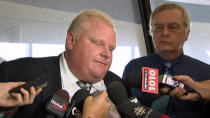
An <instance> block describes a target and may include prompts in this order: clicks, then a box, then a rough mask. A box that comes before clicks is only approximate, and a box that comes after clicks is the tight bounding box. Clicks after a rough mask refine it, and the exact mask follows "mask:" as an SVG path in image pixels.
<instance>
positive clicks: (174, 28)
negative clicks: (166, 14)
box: [152, 23, 183, 32]
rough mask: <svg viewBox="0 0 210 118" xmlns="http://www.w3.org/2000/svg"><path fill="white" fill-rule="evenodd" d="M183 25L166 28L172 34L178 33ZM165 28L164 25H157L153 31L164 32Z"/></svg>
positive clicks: (172, 25) (173, 24)
mask: <svg viewBox="0 0 210 118" xmlns="http://www.w3.org/2000/svg"><path fill="white" fill-rule="evenodd" d="M182 26H183V25H181V24H178V23H171V24H168V25H167V26H166V27H167V29H168V31H170V32H176V31H178V30H179V29H180V28H181V27H182ZM164 28H165V25H164V24H155V25H153V26H152V30H153V31H155V32H162V31H163V30H164Z"/></svg>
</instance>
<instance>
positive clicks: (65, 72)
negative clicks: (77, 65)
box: [60, 53, 106, 92]
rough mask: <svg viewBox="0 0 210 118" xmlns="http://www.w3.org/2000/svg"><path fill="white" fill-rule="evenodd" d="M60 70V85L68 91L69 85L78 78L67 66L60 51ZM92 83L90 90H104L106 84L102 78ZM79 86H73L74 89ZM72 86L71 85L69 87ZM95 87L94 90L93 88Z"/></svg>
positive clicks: (74, 83) (73, 83)
mask: <svg viewBox="0 0 210 118" xmlns="http://www.w3.org/2000/svg"><path fill="white" fill-rule="evenodd" d="M60 68H61V69H60V70H61V79H62V87H63V88H64V89H68V92H69V91H70V87H69V86H71V85H74V86H75V85H76V86H77V84H76V82H77V81H79V79H78V78H76V77H75V76H74V75H73V74H72V72H71V70H70V69H69V68H68V65H67V62H66V59H65V57H64V53H62V55H61V57H60ZM92 85H93V90H92V89H91V92H94V91H95V90H99V91H101V90H106V86H105V83H104V80H103V79H102V80H101V81H99V82H97V83H94V84H92ZM78 87H79V86H77V87H75V88H76V89H80V88H78ZM71 88H72V87H71ZM94 89H95V90H94Z"/></svg>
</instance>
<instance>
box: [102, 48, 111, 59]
mask: <svg viewBox="0 0 210 118" xmlns="http://www.w3.org/2000/svg"><path fill="white" fill-rule="evenodd" d="M111 56H112V51H111V50H110V49H109V47H104V48H103V49H102V52H101V57H103V58H104V59H108V58H110V57H111Z"/></svg>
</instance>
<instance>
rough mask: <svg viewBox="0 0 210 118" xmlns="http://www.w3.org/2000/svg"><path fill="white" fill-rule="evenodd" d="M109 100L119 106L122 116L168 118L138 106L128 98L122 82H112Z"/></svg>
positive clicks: (109, 87) (108, 89) (131, 117)
mask: <svg viewBox="0 0 210 118" xmlns="http://www.w3.org/2000/svg"><path fill="white" fill-rule="evenodd" d="M107 92H108V95H109V98H110V99H111V100H112V101H113V102H114V103H115V104H116V105H117V108H118V111H119V112H120V113H121V115H122V116H126V117H129V118H167V117H168V116H166V115H163V114H161V113H159V112H157V111H154V110H153V109H151V108H149V107H146V106H143V105H141V104H136V103H133V102H132V101H131V99H129V98H128V95H127V91H126V88H125V86H124V85H123V84H122V83H120V82H117V81H115V82H112V83H111V84H110V85H109V86H108V87H107Z"/></svg>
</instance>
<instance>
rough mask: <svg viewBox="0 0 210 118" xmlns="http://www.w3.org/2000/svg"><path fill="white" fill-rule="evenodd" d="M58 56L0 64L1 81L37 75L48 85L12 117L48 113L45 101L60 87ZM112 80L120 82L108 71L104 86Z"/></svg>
mask: <svg viewBox="0 0 210 118" xmlns="http://www.w3.org/2000/svg"><path fill="white" fill-rule="evenodd" d="M59 57H60V56H56V57H46V58H22V59H17V60H13V61H8V62H3V63H1V64H0V81H1V82H11V81H13V82H15V81H24V82H27V81H31V80H33V79H36V78H38V77H40V78H41V79H46V80H47V81H48V86H47V87H45V88H44V89H43V91H42V92H41V93H40V94H39V95H38V96H37V97H36V98H35V100H34V102H33V104H32V105H26V106H23V107H20V108H19V110H18V112H17V113H16V114H15V115H14V117H17V118H31V117H34V118H41V117H45V116H46V114H48V112H47V111H46V110H45V106H46V103H48V101H49V99H50V98H51V97H52V96H53V95H54V94H55V92H56V91H57V90H59V89H61V88H62V87H61V75H60V65H59ZM113 81H120V82H121V79H120V77H118V76H117V75H116V74H114V73H112V72H110V71H108V72H107V74H106V76H105V77H104V82H105V84H106V86H107V85H108V84H109V83H111V82H113Z"/></svg>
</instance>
